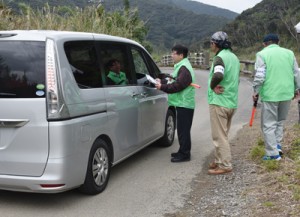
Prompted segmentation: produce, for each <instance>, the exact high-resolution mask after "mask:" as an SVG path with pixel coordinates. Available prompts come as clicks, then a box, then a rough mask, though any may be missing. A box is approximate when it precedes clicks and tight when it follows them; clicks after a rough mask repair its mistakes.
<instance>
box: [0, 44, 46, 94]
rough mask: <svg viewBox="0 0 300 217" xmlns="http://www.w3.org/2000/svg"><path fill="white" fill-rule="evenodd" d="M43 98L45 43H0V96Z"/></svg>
mask: <svg viewBox="0 0 300 217" xmlns="http://www.w3.org/2000/svg"><path fill="white" fill-rule="evenodd" d="M39 97H45V42H37V41H26V42H25V41H12V42H11V41H1V42H0V98H39Z"/></svg>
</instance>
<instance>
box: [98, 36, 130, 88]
mask: <svg viewBox="0 0 300 217" xmlns="http://www.w3.org/2000/svg"><path fill="white" fill-rule="evenodd" d="M97 48H98V50H99V53H100V59H101V63H102V65H103V68H104V72H105V73H104V79H103V80H105V82H104V83H105V84H106V85H129V84H132V78H131V77H132V76H131V73H130V67H129V64H128V57H127V56H128V55H127V49H126V45H125V44H123V43H117V42H98V43H97Z"/></svg>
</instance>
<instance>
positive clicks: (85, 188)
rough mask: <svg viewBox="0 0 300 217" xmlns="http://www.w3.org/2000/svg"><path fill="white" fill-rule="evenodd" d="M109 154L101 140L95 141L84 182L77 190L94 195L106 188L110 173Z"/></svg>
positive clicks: (105, 144) (106, 146)
mask: <svg viewBox="0 0 300 217" xmlns="http://www.w3.org/2000/svg"><path fill="white" fill-rule="evenodd" d="M111 160H112V159H111V152H110V149H109V147H108V145H107V143H106V142H105V141H104V140H103V139H97V140H96V141H95V143H94V145H93V146H92V148H91V151H90V155H89V161H88V167H87V171H86V176H85V181H84V183H83V185H82V186H80V188H79V190H80V191H81V192H82V193H85V194H90V195H95V194H99V193H101V192H102V191H104V189H105V188H106V185H107V183H108V180H109V177H110V171H111Z"/></svg>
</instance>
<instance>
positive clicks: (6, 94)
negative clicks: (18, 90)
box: [0, 93, 17, 96]
mask: <svg viewBox="0 0 300 217" xmlns="http://www.w3.org/2000/svg"><path fill="white" fill-rule="evenodd" d="M16 95H17V94H15V93H0V96H16Z"/></svg>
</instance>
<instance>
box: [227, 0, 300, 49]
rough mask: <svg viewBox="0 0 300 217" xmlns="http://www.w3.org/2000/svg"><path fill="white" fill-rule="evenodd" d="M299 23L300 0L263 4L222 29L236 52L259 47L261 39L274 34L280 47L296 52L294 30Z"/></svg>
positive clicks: (270, 1)
mask: <svg viewBox="0 0 300 217" xmlns="http://www.w3.org/2000/svg"><path fill="white" fill-rule="evenodd" d="M299 22H300V0H284V1H282V0H263V1H262V2H261V3H259V4H257V5H256V6H255V7H253V8H252V9H249V10H246V11H244V12H243V13H242V14H240V15H239V16H238V17H237V18H236V19H235V20H234V21H233V22H231V23H230V24H228V25H227V26H225V27H224V30H225V31H226V32H227V33H228V35H230V37H231V40H232V42H233V44H234V45H235V46H237V47H239V48H243V49H244V48H249V47H255V46H261V44H262V39H263V36H264V35H266V34H268V33H277V34H278V35H279V37H280V44H281V45H283V46H285V47H288V48H291V49H293V50H294V51H298V52H299V41H298V40H299V37H300V36H297V34H296V32H295V29H294V26H295V25H296V24H297V23H299Z"/></svg>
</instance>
